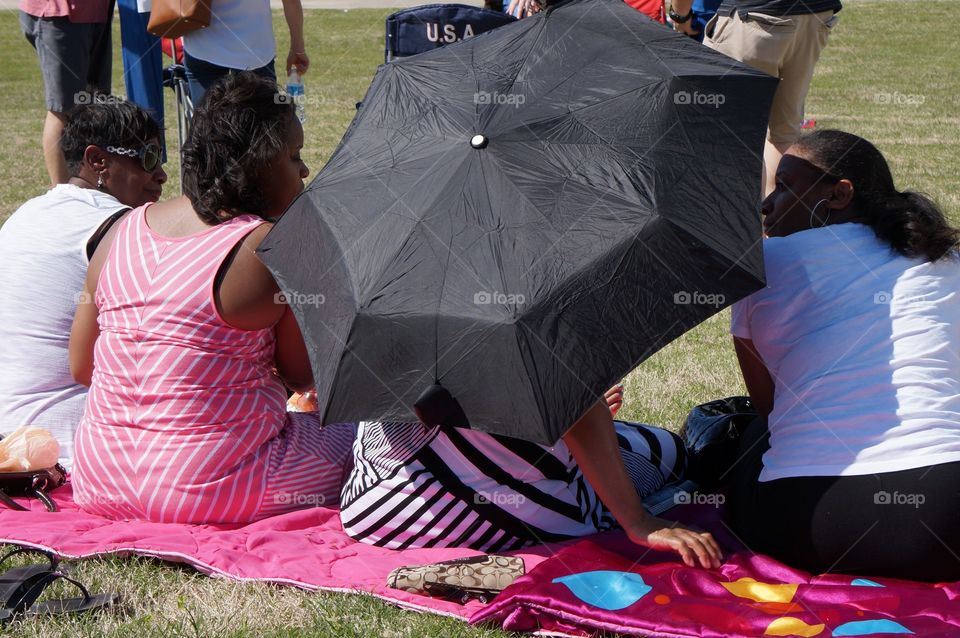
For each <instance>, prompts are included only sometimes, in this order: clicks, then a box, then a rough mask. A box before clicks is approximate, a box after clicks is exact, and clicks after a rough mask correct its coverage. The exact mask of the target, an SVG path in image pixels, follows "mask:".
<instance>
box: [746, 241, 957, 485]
mask: <svg viewBox="0 0 960 638" xmlns="http://www.w3.org/2000/svg"><path fill="white" fill-rule="evenodd" d="M764 261H765V266H766V273H767V287H766V288H764V289H763V290H760V291H758V292H756V293H754V294H753V295H751V296H749V297H747V298H746V299H743V300H741V301H740V302H738V303H737V304H735V305H734V307H733V315H732V319H731V333H732V334H733V335H734V336H736V337H741V338H744V339H750V340H752V341H753V344H754V346H755V347H756V349H757V351H758V352H759V353H760V356H761V357H762V358H763V361H764V363H765V364H766V367H767V369H768V370H769V371H770V374H771V377H772V378H773V381H774V387H775V391H774V407H773V412H772V413H771V414H770V419H769V427H770V450H769V451H767V453H766V454H765V455H764V457H763V465H764V467H763V471H762V472H761V474H760V480H761V481H770V480H775V479H780V478H787V477H799V476H845V475H864V474H874V473H883V472H896V471H900V470H907V469H914V468H918V467H928V466H931V465H938V464H941V463H949V462H953V461H960V261H958V260H956V259H947V258H945V259H941V260H940V261H937V262H934V263H929V262H925V261H923V260H921V259H909V258H906V257H903V256H901V255H899V254H897V253H895V252H894V251H892V250H891V249H890V248H889V246H887V245H886V244H885V243H883V242H881V241H880V240H878V239H877V237H876V236H875V234H874V232H873V230H872V229H871V228H869V227H868V226H865V225H863V224H853V223H850V224H839V225H833V226H828V227H825V228H817V229H812V230H807V231H803V232H799V233H795V234H793V235H790V236H788V237H778V238H770V239H767V240H765V241H764Z"/></svg>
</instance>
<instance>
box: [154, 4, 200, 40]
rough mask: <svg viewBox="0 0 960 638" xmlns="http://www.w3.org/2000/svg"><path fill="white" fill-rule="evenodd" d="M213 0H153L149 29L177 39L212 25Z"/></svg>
mask: <svg viewBox="0 0 960 638" xmlns="http://www.w3.org/2000/svg"><path fill="white" fill-rule="evenodd" d="M211 3H212V0H153V2H152V4H151V7H150V22H149V23H148V24H147V31H148V32H150V33H152V34H153V35H155V36H157V37H159V38H170V39H176V38H179V37H180V36H182V35H184V34H185V33H190V32H191V31H196V30H197V29H205V28H206V27H209V26H210V4H211Z"/></svg>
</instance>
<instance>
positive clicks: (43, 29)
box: [20, 11, 109, 186]
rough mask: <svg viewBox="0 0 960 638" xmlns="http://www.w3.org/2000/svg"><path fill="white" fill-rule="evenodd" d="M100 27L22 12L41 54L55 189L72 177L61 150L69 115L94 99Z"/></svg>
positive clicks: (48, 158) (46, 152) (45, 138)
mask: <svg viewBox="0 0 960 638" xmlns="http://www.w3.org/2000/svg"><path fill="white" fill-rule="evenodd" d="M98 26H100V25H95V24H74V23H72V22H70V20H69V19H68V18H65V17H61V18H37V17H34V16H31V15H29V14H27V13H24V12H23V11H21V12H20V27H21V29H22V30H23V33H24V35H25V36H26V38H27V41H29V42H30V44H31V45H33V47H34V48H35V49H36V51H37V58H38V59H39V61H40V72H41V73H42V75H43V87H44V96H45V104H46V107H47V115H46V119H45V120H44V124H43V134H42V143H43V159H44V164H45V165H46V168H47V174H48V175H49V176H50V183H51V185H53V186H56V185H57V184H61V183H63V182H66V181H67V180H68V179H69V177H70V175H69V172H68V171H67V163H66V160H65V159H64V157H63V152H62V151H61V150H60V136H61V135H62V134H63V127H64V126H65V124H66V121H67V114H68V113H69V112H70V110H71V109H72V108H73V106H74V104H76V103H78V102H84V101H87V100H92V99H93V95H92V94H91V93H90V92H89V91H88V90H87V89H88V87H87V77H88V72H89V68H90V49H91V42H92V33H93V30H94V28H95V27H98ZM108 73H109V70H108ZM108 89H109V83H108Z"/></svg>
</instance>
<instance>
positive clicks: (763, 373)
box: [733, 337, 773, 416]
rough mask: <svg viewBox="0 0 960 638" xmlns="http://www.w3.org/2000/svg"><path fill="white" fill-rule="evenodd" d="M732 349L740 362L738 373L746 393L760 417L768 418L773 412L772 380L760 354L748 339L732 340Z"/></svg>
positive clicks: (738, 338)
mask: <svg viewBox="0 0 960 638" xmlns="http://www.w3.org/2000/svg"><path fill="white" fill-rule="evenodd" d="M733 347H734V349H735V350H736V351H737V360H738V361H739V362H740V373H741V374H743V382H744V383H745V384H746V386H747V393H748V394H749V395H750V399H751V400H752V401H753V405H754V407H756V408H757V411H758V412H759V413H760V415H761V416H770V413H771V412H772V411H773V379H772V378H771V377H770V371H769V370H767V366H766V364H765V363H764V362H763V359H761V358H760V353H759V352H757V349H756V348H755V347H754V345H753V341H751V340H750V339H741V338H740V337H734V338H733Z"/></svg>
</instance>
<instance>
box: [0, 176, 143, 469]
mask: <svg viewBox="0 0 960 638" xmlns="http://www.w3.org/2000/svg"><path fill="white" fill-rule="evenodd" d="M124 208H126V206H124V205H123V204H121V203H120V202H119V201H117V199H115V198H114V197H112V196H111V195H107V194H106V193H101V192H99V191H96V190H93V189H89V188H80V187H78V186H73V185H72V184H60V185H58V186H55V187H54V188H52V189H50V190H49V191H48V192H47V193H45V194H44V195H41V196H40V197H35V198H33V199H31V200H30V201H28V202H26V203H25V204H24V205H23V206H21V207H20V208H19V209H18V210H17V211H16V212H15V213H14V214H13V215H11V216H10V218H9V219H8V220H7V221H6V223H4V224H3V226H2V227H0V255H3V277H0V299H2V301H3V302H2V303H0V344H2V345H0V432H11V431H12V430H14V429H16V428H18V427H20V426H21V425H34V426H38V427H43V428H46V429H48V430H50V432H52V433H53V435H54V436H55V437H56V438H57V440H58V441H59V442H60V458H61V463H63V464H64V465H65V466H67V467H68V469H69V466H70V463H71V461H72V459H73V434H74V432H75V431H76V427H77V425H78V424H79V423H80V417H81V416H83V406H84V401H85V400H86V396H87V389H86V388H85V387H83V386H82V385H79V384H77V383H75V382H74V381H73V377H71V376H70V363H69V359H68V346H69V342H70V327H71V325H72V324H73V315H74V312H75V311H76V307H77V296H78V294H79V293H80V292H81V291H82V290H83V282H84V279H85V278H86V276H87V264H88V260H87V254H86V248H87V242H88V241H89V240H90V238H91V237H92V236H93V234H94V233H95V232H96V231H97V229H98V228H99V227H100V226H101V225H102V224H103V222H104V221H106V220H107V218H109V217H110V216H111V215H113V214H114V213H116V212H118V211H121V210H123V209H124Z"/></svg>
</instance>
